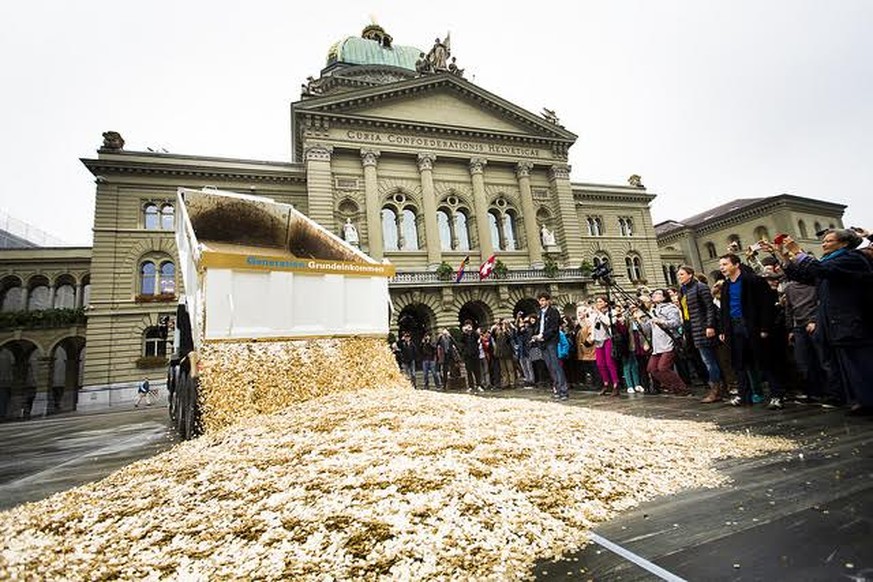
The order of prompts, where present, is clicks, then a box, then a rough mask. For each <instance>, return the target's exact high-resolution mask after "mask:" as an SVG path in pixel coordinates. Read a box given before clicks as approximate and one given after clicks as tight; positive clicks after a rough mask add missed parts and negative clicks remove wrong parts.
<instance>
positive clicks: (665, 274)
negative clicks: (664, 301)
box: [661, 264, 670, 285]
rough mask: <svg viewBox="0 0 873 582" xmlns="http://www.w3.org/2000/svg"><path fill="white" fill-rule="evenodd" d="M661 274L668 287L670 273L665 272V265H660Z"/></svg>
mask: <svg viewBox="0 0 873 582" xmlns="http://www.w3.org/2000/svg"><path fill="white" fill-rule="evenodd" d="M661 272H662V273H663V274H664V282H665V283H667V285H670V273H669V271H667V265H664V264H662V265H661Z"/></svg>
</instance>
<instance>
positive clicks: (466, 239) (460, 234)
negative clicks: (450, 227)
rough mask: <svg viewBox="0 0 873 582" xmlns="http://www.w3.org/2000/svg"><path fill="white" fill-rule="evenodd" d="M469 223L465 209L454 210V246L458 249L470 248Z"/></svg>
mask: <svg viewBox="0 0 873 582" xmlns="http://www.w3.org/2000/svg"><path fill="white" fill-rule="evenodd" d="M469 223H470V221H469V220H467V213H466V212H465V211H463V210H457V211H456V212H455V238H456V239H457V241H458V242H457V245H456V247H455V248H456V249H457V250H459V251H469V250H470V231H469V228H470V227H469Z"/></svg>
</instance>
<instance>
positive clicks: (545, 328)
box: [532, 291, 570, 400]
mask: <svg viewBox="0 0 873 582" xmlns="http://www.w3.org/2000/svg"><path fill="white" fill-rule="evenodd" d="M537 299H538V301H539V303H540V317H539V327H538V328H537V329H538V331H537V333H536V334H535V335H534V336H533V338H532V341H533V342H535V343H538V344H540V347H541V349H542V352H543V360H544V361H545V363H546V367H547V368H548V369H549V376H551V378H552V384H553V385H554V390H555V393H554V395H553V396H554V398H556V399H558V400H568V399H569V398H570V394H569V392H568V391H567V378H566V377H565V376H564V369H563V367H562V366H561V363H560V362H559V361H558V339H559V338H558V332H559V331H560V329H561V314H560V312H559V311H558V310H557V309H556V308H555V307H554V306H553V305H552V296H551V295H550V294H549V293H548V292H547V291H542V292H540V294H539V295H538V296H537Z"/></svg>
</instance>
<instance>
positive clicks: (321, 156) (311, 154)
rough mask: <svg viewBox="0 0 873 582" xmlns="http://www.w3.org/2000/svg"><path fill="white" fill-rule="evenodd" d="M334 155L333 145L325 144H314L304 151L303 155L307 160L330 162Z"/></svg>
mask: <svg viewBox="0 0 873 582" xmlns="http://www.w3.org/2000/svg"><path fill="white" fill-rule="evenodd" d="M331 155H333V146H330V145H325V144H312V145H310V146H308V147H307V148H306V149H305V150H304V151H303V157H304V159H305V160H306V161H307V162H329V161H330V157H331Z"/></svg>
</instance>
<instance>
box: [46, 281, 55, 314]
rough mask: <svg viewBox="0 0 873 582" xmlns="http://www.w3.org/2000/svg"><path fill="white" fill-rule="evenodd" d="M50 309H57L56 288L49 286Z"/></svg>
mask: <svg viewBox="0 0 873 582" xmlns="http://www.w3.org/2000/svg"><path fill="white" fill-rule="evenodd" d="M48 289H49V296H48V307H46V309H54V307H55V286H54V285H49V288H48Z"/></svg>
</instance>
